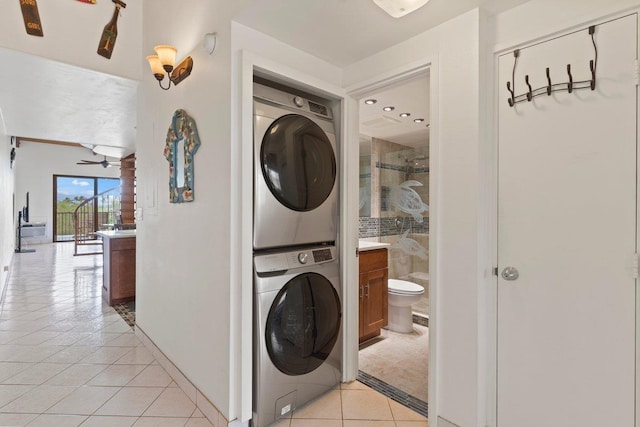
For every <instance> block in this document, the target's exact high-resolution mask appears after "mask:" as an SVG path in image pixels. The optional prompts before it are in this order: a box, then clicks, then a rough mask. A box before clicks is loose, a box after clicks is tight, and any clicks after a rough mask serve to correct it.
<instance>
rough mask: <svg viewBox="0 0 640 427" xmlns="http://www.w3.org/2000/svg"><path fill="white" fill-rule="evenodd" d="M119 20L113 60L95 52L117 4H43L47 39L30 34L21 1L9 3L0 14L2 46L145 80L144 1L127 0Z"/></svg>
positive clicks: (52, 0)
mask: <svg viewBox="0 0 640 427" xmlns="http://www.w3.org/2000/svg"><path fill="white" fill-rule="evenodd" d="M125 3H126V4H127V7H126V8H124V9H122V13H121V15H120V17H119V19H118V38H117V40H116V46H115V49H114V51H113V55H112V56H111V59H107V58H104V57H102V56H100V55H98V54H97V53H96V51H97V49H98V43H99V42H100V36H101V35H102V30H103V28H104V26H105V25H106V24H107V22H109V21H110V20H111V16H112V14H113V10H114V7H115V5H114V3H113V2H110V1H99V2H97V3H96V4H93V5H92V4H87V3H82V2H78V1H70V0H45V1H39V2H38V11H39V12H40V20H41V21H42V29H43V32H44V37H36V36H31V35H28V34H27V32H26V31H25V28H24V22H23V19H22V12H21V9H20V2H19V1H5V2H3V5H2V13H0V46H2V47H7V48H10V49H13V50H17V51H21V52H25V53H30V54H33V55H36V56H41V57H43V58H49V59H54V60H56V61H60V62H64V63H67V64H72V65H77V66H79V67H84V68H88V69H90V70H95V71H102V72H104V73H108V74H113V75H117V76H121V77H127V78H130V79H140V76H141V70H142V66H143V64H142V62H141V61H140V49H141V40H142V33H141V31H140V28H141V27H142V2H141V1H125Z"/></svg>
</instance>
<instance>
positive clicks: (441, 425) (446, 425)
mask: <svg viewBox="0 0 640 427" xmlns="http://www.w3.org/2000/svg"><path fill="white" fill-rule="evenodd" d="M438 427H460V426H459V425H458V424H454V423H452V422H451V421H447V420H445V419H444V418H442V417H438Z"/></svg>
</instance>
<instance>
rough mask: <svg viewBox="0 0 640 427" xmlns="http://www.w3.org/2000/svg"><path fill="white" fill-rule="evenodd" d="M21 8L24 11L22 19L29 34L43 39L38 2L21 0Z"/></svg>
mask: <svg viewBox="0 0 640 427" xmlns="http://www.w3.org/2000/svg"><path fill="white" fill-rule="evenodd" d="M20 8H21V9H22V18H23V19H24V27H25V29H26V30H27V34H30V35H32V36H38V37H43V36H44V33H43V32H42V23H41V22H40V13H38V2H37V1H36V0H20Z"/></svg>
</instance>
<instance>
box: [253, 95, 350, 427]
mask: <svg viewBox="0 0 640 427" xmlns="http://www.w3.org/2000/svg"><path fill="white" fill-rule="evenodd" d="M254 148H255V151H254V216H253V218H254V226H253V251H254V258H253V261H254V262H253V265H254V327H253V341H254V345H253V347H254V353H253V366H254V372H253V376H254V379H253V420H252V425H253V427H263V426H267V425H269V424H271V423H273V422H275V421H276V420H278V419H280V418H287V417H290V416H291V414H292V412H293V410H294V409H295V408H296V407H299V406H301V405H303V404H305V403H307V402H309V401H310V400H312V399H314V398H315V397H317V396H319V395H321V394H323V393H325V392H327V391H329V390H331V389H332V388H333V387H335V386H336V384H339V383H340V379H341V366H342V343H341V323H342V308H341V307H342V306H341V292H340V281H339V266H338V258H337V252H336V247H335V241H336V233H337V224H338V210H337V206H338V182H337V164H336V137H335V125H334V121H333V118H332V114H331V109H330V108H329V107H328V106H327V105H325V103H321V102H320V103H319V102H315V101H312V100H309V99H305V98H302V97H300V96H297V95H294V94H290V93H287V92H284V91H281V90H277V89H274V88H272V87H268V86H265V85H262V84H258V83H254Z"/></svg>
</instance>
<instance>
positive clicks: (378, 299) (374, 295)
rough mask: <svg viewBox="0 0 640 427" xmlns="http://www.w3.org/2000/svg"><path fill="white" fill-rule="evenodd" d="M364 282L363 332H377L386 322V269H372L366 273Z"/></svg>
mask: <svg viewBox="0 0 640 427" xmlns="http://www.w3.org/2000/svg"><path fill="white" fill-rule="evenodd" d="M365 276H366V281H365V284H364V296H363V303H364V305H365V308H364V313H363V314H364V316H362V317H363V321H364V334H365V335H367V334H370V333H372V332H376V333H377V332H378V331H379V330H380V329H381V328H382V327H383V326H385V325H386V324H387V323H388V315H387V304H388V298H389V297H388V294H387V279H388V270H387V269H386V268H384V269H380V270H374V271H370V272H368V273H366V275H365Z"/></svg>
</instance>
